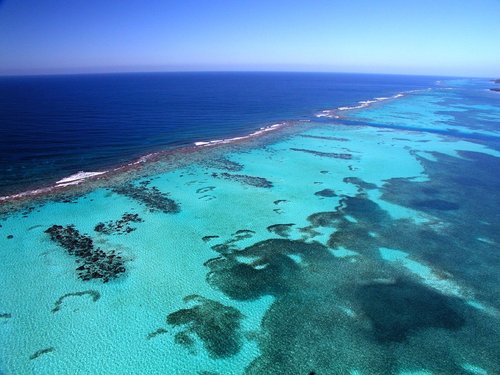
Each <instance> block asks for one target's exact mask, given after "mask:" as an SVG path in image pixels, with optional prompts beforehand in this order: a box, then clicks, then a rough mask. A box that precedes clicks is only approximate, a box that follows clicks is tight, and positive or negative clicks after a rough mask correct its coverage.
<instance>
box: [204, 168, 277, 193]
mask: <svg viewBox="0 0 500 375" xmlns="http://www.w3.org/2000/svg"><path fill="white" fill-rule="evenodd" d="M212 177H214V178H222V179H224V180H230V181H236V182H239V183H240V184H243V185H249V186H255V187H261V188H267V189H269V188H272V187H273V183H272V182H271V181H269V180H267V179H265V178H264V177H256V176H248V175H244V174H230V173H226V172H224V173H212Z"/></svg>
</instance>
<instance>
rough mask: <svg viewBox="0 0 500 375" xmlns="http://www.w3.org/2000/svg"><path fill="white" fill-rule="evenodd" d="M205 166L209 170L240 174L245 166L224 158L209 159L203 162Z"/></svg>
mask: <svg viewBox="0 0 500 375" xmlns="http://www.w3.org/2000/svg"><path fill="white" fill-rule="evenodd" d="M203 165H204V166H206V167H208V168H214V169H222V170H226V171H230V172H239V171H241V170H242V169H243V165H242V164H240V163H236V162H234V161H232V160H229V159H227V158H224V157H220V158H217V159H210V158H209V159H207V160H205V161H204V162H203Z"/></svg>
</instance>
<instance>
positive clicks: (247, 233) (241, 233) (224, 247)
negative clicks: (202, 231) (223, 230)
mask: <svg viewBox="0 0 500 375" xmlns="http://www.w3.org/2000/svg"><path fill="white" fill-rule="evenodd" d="M254 234H255V232H254V231H253V230H250V229H239V230H237V231H236V232H235V233H233V234H232V236H231V238H230V239H229V240H227V241H225V242H223V243H220V244H217V245H214V246H212V250H215V251H217V252H218V253H220V254H225V253H227V252H230V251H231V250H232V249H235V246H236V243H237V242H239V241H242V240H245V239H247V238H252V237H253V235H254ZM218 237H219V236H209V239H213V238H218ZM203 238H207V237H203ZM205 242H208V240H207V241H205Z"/></svg>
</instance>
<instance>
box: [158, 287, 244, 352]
mask: <svg viewBox="0 0 500 375" xmlns="http://www.w3.org/2000/svg"><path fill="white" fill-rule="evenodd" d="M184 302H195V303H197V304H196V305H195V306H193V307H191V308H188V309H180V310H178V311H175V312H173V313H171V314H169V315H168V316H167V323H168V324H170V325H173V326H185V329H184V330H183V331H181V332H179V333H178V334H177V335H176V336H175V341H176V343H178V344H181V345H184V346H186V347H188V348H189V347H190V346H192V344H193V340H192V338H191V334H195V335H197V336H198V337H199V338H200V340H201V341H202V342H203V344H204V346H205V348H206V349H207V351H208V353H209V354H210V356H211V357H213V358H226V357H230V356H232V355H235V354H237V353H238V352H239V351H240V348H241V334H240V325H241V320H242V319H243V315H242V314H241V313H240V312H239V311H238V310H237V309H235V308H234V307H231V306H225V305H223V304H222V303H220V302H217V301H213V300H210V299H207V298H204V297H201V296H197V295H191V296H188V297H185V298H184Z"/></svg>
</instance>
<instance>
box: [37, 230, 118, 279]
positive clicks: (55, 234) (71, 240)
mask: <svg viewBox="0 0 500 375" xmlns="http://www.w3.org/2000/svg"><path fill="white" fill-rule="evenodd" d="M45 233H48V234H49V236H50V239H51V240H52V241H54V242H56V243H57V244H58V245H59V246H61V247H62V248H64V249H65V250H66V251H67V252H68V254H69V255H73V256H74V257H76V258H77V260H76V261H77V263H80V265H79V266H78V267H77V268H76V271H77V272H78V277H79V278H80V279H82V280H83V281H88V280H91V279H101V280H102V282H104V283H107V282H108V281H109V280H111V279H114V278H117V277H119V276H120V275H121V274H122V273H124V272H125V260H124V259H123V258H122V257H121V255H118V254H117V253H115V251H114V250H111V251H108V252H105V251H104V250H102V249H101V248H99V247H98V248H96V247H95V246H94V241H93V240H92V238H91V237H90V236H87V235H83V234H80V232H79V231H78V230H77V229H76V228H75V227H74V226H73V225H68V226H66V227H63V226H62V225H52V226H51V227H50V228H48V229H47V230H46V231H45Z"/></svg>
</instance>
